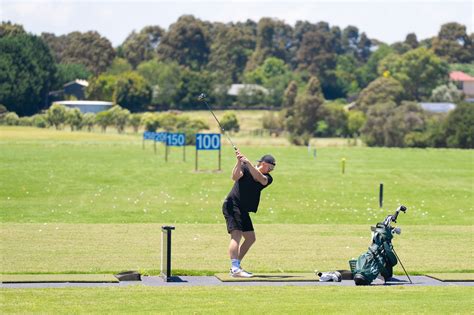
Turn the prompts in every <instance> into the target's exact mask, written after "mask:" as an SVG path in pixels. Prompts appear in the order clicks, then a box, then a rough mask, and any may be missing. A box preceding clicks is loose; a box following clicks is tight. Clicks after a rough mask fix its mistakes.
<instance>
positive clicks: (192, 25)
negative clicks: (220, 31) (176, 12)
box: [158, 15, 210, 70]
mask: <svg viewBox="0 0 474 315" xmlns="http://www.w3.org/2000/svg"><path fill="white" fill-rule="evenodd" d="M209 46H210V43H209V38H208V34H207V32H206V27H205V25H204V23H203V22H202V21H201V20H199V19H196V18H195V17H194V16H192V15H183V16H181V17H180V18H179V19H178V21H176V23H174V24H171V26H170V28H169V30H168V32H167V33H166V34H165V35H164V36H163V37H162V40H161V42H160V45H159V46H158V56H159V58H160V59H161V60H163V61H168V62H169V61H176V62H178V63H179V64H180V65H183V66H186V67H189V68H190V69H192V70H200V69H201V68H203V67H204V66H205V65H206V64H207V62H208V58H209Z"/></svg>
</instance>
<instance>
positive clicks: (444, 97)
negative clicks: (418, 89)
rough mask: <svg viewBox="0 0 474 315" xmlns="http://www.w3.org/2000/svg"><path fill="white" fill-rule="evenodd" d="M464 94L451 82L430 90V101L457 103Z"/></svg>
mask: <svg viewBox="0 0 474 315" xmlns="http://www.w3.org/2000/svg"><path fill="white" fill-rule="evenodd" d="M463 98H464V94H463V92H462V91H461V90H459V89H458V88H457V87H456V85H454V84H453V83H451V82H450V83H448V84H445V85H440V86H438V87H437V88H435V89H434V90H433V91H432V92H431V98H430V99H431V101H432V102H449V103H459V102H461V101H462V100H463Z"/></svg>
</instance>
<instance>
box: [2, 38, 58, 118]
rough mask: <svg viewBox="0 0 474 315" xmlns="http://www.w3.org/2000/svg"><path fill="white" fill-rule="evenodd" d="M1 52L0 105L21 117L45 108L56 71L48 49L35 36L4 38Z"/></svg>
mask: <svg viewBox="0 0 474 315" xmlns="http://www.w3.org/2000/svg"><path fill="white" fill-rule="evenodd" d="M10 34H15V33H10ZM0 51H1V54H0V104H3V105H5V106H6V107H7V109H8V110H9V111H13V112H16V113H17V114H18V115H20V116H22V115H32V114H35V113H37V112H38V111H39V110H40V109H41V108H44V107H46V105H47V96H48V92H49V90H50V88H51V87H52V86H53V84H54V82H55V78H56V71H57V70H56V64H55V63H54V59H53V57H52V55H51V53H50V51H49V48H48V46H47V45H46V44H45V43H44V42H43V41H42V40H41V38H40V37H37V36H34V35H30V34H21V35H7V36H3V37H0Z"/></svg>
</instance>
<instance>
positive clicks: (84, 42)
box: [41, 31, 115, 75]
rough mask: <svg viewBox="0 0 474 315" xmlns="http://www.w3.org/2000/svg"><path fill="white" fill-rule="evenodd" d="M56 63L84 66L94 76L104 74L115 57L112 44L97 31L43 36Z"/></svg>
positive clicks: (45, 34) (44, 34)
mask: <svg viewBox="0 0 474 315" xmlns="http://www.w3.org/2000/svg"><path fill="white" fill-rule="evenodd" d="M41 36H42V38H43V40H44V41H45V42H46V43H47V44H48V46H49V48H50V49H51V51H52V52H53V54H54V56H55V59H56V62H58V63H74V64H83V65H84V66H86V68H87V69H88V70H89V71H91V72H92V73H93V74H95V75H98V74H99V73H102V72H104V71H105V70H106V69H107V68H108V67H109V66H110V64H111V63H112V60H113V59H114V57H115V50H114V48H113V47H112V43H111V42H110V41H109V40H108V39H107V38H105V37H102V36H100V34H99V33H97V32H95V31H89V32H86V33H80V32H72V33H69V34H67V35H62V36H58V37H57V36H55V35H54V34H48V33H43V34H41Z"/></svg>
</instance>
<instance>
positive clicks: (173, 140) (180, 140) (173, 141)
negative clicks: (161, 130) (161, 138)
mask: <svg viewBox="0 0 474 315" xmlns="http://www.w3.org/2000/svg"><path fill="white" fill-rule="evenodd" d="M185 144H186V135H185V134H184V133H168V134H167V136H166V145H168V146H174V147H182V146H184V145H185Z"/></svg>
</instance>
